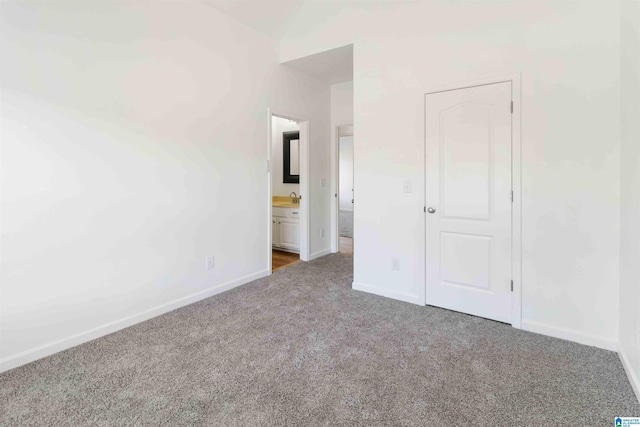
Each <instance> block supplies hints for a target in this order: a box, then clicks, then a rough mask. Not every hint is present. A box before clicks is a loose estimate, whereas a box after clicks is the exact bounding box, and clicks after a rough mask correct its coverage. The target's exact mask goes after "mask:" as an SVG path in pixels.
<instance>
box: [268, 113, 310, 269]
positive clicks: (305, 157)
mask: <svg viewBox="0 0 640 427" xmlns="http://www.w3.org/2000/svg"><path fill="white" fill-rule="evenodd" d="M267 115H268V126H267V130H268V133H269V134H268V136H267V161H268V162H269V171H268V172H267V188H268V189H267V209H268V212H269V213H268V215H267V230H268V231H267V237H268V239H267V254H268V255H267V262H268V264H267V269H268V270H269V274H271V272H272V262H273V259H272V255H273V254H272V252H271V251H272V250H273V248H272V239H273V236H272V235H271V225H272V220H273V218H272V200H273V197H272V195H273V191H272V188H271V180H272V176H271V145H272V141H271V138H272V137H273V134H272V129H271V124H272V123H271V122H272V117H273V116H276V117H281V118H283V119H289V120H294V121H296V122H298V125H299V127H300V194H299V195H302V198H301V199H300V217H301V218H302V219H301V220H300V251H299V252H300V259H301V260H302V261H309V242H310V239H309V228H310V224H309V220H310V219H309V210H310V209H309V201H310V200H311V198H310V193H309V127H310V125H309V119H308V118H306V117H304V116H299V115H297V114H294V113H291V112H288V111H284V110H279V109H274V108H271V107H269V108H267Z"/></svg>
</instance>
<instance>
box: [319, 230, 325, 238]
mask: <svg viewBox="0 0 640 427" xmlns="http://www.w3.org/2000/svg"><path fill="white" fill-rule="evenodd" d="M320 237H324V228H321V229H320Z"/></svg>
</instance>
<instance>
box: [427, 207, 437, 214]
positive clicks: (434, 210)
mask: <svg viewBox="0 0 640 427" xmlns="http://www.w3.org/2000/svg"><path fill="white" fill-rule="evenodd" d="M427 212H429V213H436V208H434V207H433V206H429V208H428V209H427Z"/></svg>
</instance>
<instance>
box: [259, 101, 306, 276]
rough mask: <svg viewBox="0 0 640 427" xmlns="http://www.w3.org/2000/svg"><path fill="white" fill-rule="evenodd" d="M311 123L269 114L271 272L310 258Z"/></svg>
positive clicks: (269, 258)
mask: <svg viewBox="0 0 640 427" xmlns="http://www.w3.org/2000/svg"><path fill="white" fill-rule="evenodd" d="M308 140H309V139H308V121H307V120H305V119H303V118H299V117H294V116H293V115H290V114H283V113H280V112H275V111H273V110H269V138H268V151H267V152H268V159H267V165H268V167H267V170H268V175H269V177H268V185H269V190H268V215H267V216H268V219H269V225H270V227H269V239H268V243H269V245H268V254H269V255H268V263H269V265H268V269H269V270H270V271H271V272H273V271H276V270H279V269H282V268H285V267H288V266H290V265H293V264H296V263H298V262H300V261H308V258H309V244H308V242H309V236H308V224H309V210H308V206H309V204H308V200H309V191H308V187H309V183H308V170H309V168H308V165H309V163H308Z"/></svg>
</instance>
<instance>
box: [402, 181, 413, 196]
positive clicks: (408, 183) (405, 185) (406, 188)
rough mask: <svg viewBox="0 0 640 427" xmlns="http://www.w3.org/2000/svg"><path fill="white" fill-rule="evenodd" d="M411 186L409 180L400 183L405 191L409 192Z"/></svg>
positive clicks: (411, 189)
mask: <svg viewBox="0 0 640 427" xmlns="http://www.w3.org/2000/svg"><path fill="white" fill-rule="evenodd" d="M411 187H412V185H411V181H405V182H404V183H403V184H402V188H403V189H404V192H405V193H411V192H412V191H413V188H411Z"/></svg>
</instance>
